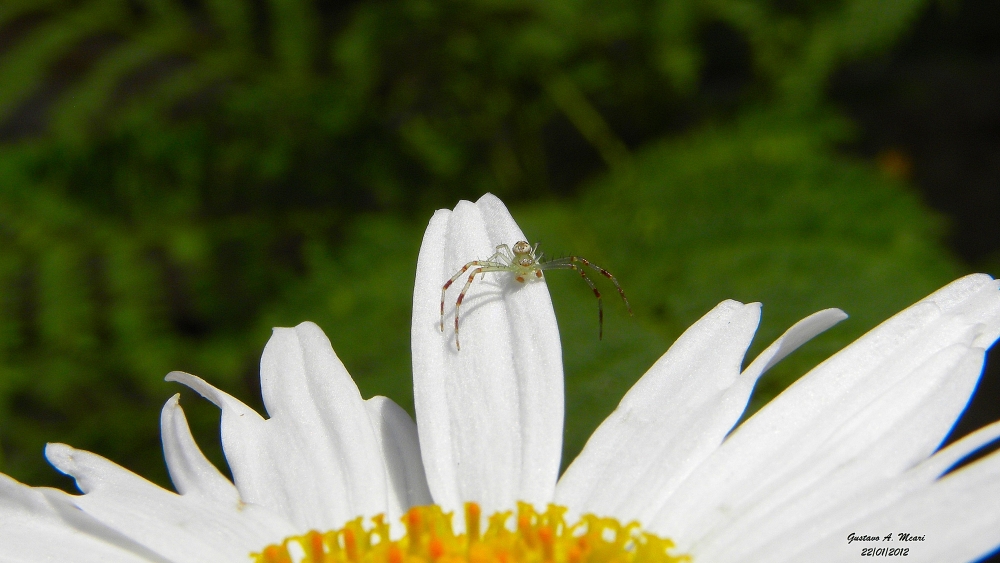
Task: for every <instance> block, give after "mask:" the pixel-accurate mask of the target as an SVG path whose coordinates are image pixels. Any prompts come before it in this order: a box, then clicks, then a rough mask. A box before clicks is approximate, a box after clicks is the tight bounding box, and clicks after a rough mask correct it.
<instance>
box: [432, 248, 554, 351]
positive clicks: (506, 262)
mask: <svg viewBox="0 0 1000 563" xmlns="http://www.w3.org/2000/svg"><path fill="white" fill-rule="evenodd" d="M536 248H538V244H535V246H534V247H532V246H531V245H529V244H528V243H527V242H526V241H523V240H522V241H519V242H517V243H515V244H514V249H513V250H511V248H510V247H509V246H507V245H506V244H499V245H497V251H496V252H494V253H493V256H490V257H489V258H487V259H486V260H473V261H472V262H469V263H468V264H466V265H464V266H462V269H461V270H459V271H458V272H455V275H454V276H452V277H451V279H450V280H448V281H446V282H445V283H444V286H442V287H441V332H444V299H445V292H446V291H448V288H449V287H451V284H453V283H455V281H456V280H458V278H459V277H461V275H462V274H464V273H465V272H467V271H469V270H472V272H471V273H470V274H469V279H468V280H466V282H465V286H464V287H462V292H461V293H459V294H458V300H457V301H455V348H456V349H458V350H461V349H462V345H461V344H460V343H459V341H458V312H459V309H460V308H461V307H462V300H463V299H465V294H466V293H467V292H468V291H469V286H471V285H472V281H473V280H474V279H476V276H477V275H481V276H480V277H485V276H486V273H487V272H514V274H515V275H514V279H516V280H517V281H518V282H521V283H524V281H525V278H526V277H527V276H529V275H531V274H534V275H535V277H539V278H540V277H542V271H541V270H540V269H539V268H538V266H537V260H536V258H535V249H536Z"/></svg>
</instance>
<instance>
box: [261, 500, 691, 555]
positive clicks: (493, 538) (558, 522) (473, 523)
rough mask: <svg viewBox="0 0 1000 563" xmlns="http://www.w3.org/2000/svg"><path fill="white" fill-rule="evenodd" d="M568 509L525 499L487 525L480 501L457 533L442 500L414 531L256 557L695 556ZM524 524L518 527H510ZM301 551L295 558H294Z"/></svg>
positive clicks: (324, 537)
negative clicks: (540, 506)
mask: <svg viewBox="0 0 1000 563" xmlns="http://www.w3.org/2000/svg"><path fill="white" fill-rule="evenodd" d="M565 513H566V509H565V508H563V507H560V506H555V505H550V506H549V507H548V509H547V510H545V511H543V512H539V511H536V510H535V509H534V507H532V506H531V505H530V504H527V503H519V505H518V510H517V516H516V517H514V518H512V514H511V513H510V512H498V513H496V514H492V515H491V516H490V517H489V518H488V519H487V520H486V523H485V524H484V523H483V522H482V510H481V509H480V508H479V505H477V504H474V503H468V504H466V505H465V529H466V533H464V534H456V533H455V532H454V530H453V528H452V514H451V513H445V512H443V511H442V510H441V507H440V506H418V507H414V508H411V509H410V510H409V511H408V512H407V513H406V515H405V516H404V517H403V518H402V522H403V524H404V527H405V528H406V535H404V536H403V537H401V538H399V539H395V540H394V539H392V538H390V537H389V525H388V524H386V523H385V522H384V517H383V516H381V515H380V516H376V517H375V518H373V519H372V525H370V526H364V525H362V519H361V518H356V519H354V520H352V521H350V522H348V523H347V524H346V525H345V526H344V527H343V528H341V529H340V530H334V531H330V532H323V533H320V532H317V531H310V532H307V533H305V534H303V535H301V536H293V537H290V538H286V539H285V540H284V541H282V542H281V543H280V544H275V545H269V546H267V547H265V548H263V549H262V550H261V551H260V553H254V554H252V555H251V558H252V560H253V561H254V563H292V561H293V560H294V561H295V562H296V563H678V562H681V561H690V557H688V556H687V555H673V554H671V553H669V552H670V551H671V550H672V549H673V547H674V544H673V542H672V541H670V540H669V539H666V538H660V537H658V536H655V535H653V534H649V533H646V532H642V531H640V530H639V525H638V523H635V522H632V523H629V524H621V523H620V522H618V521H617V520H615V519H613V518H600V517H597V516H594V515H593V514H586V515H584V516H583V517H582V518H581V519H580V520H579V521H578V522H576V523H574V524H572V525H569V524H567V523H566V521H565V520H564V518H563V516H564V514H565ZM511 523H515V524H516V529H512V528H510V527H509V526H510V525H511ZM293 554H294V557H293Z"/></svg>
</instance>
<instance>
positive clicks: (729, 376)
mask: <svg viewBox="0 0 1000 563" xmlns="http://www.w3.org/2000/svg"><path fill="white" fill-rule="evenodd" d="M845 317H846V315H844V313H843V312H842V311H839V310H837V309H827V310H825V311H820V312H819V313H816V314H814V315H812V316H810V317H808V318H806V319H804V320H802V321H800V322H799V323H797V324H796V325H795V326H793V327H792V328H790V329H789V330H788V331H786V332H785V334H784V335H782V337H781V338H779V339H778V340H777V341H776V342H775V343H774V344H772V345H771V346H770V347H769V348H768V349H767V350H765V351H764V352H763V353H762V354H761V355H760V356H759V357H758V358H757V360H755V361H754V362H753V363H752V364H751V365H750V367H749V368H747V370H746V371H744V372H743V373H742V374H740V371H739V370H740V364H741V362H742V361H743V355H744V353H745V352H746V349H747V346H748V345H749V343H750V339H751V338H752V336H753V333H754V331H755V330H756V328H757V323H758V321H759V319H760V306H759V305H757V304H752V305H743V304H741V303H738V302H735V301H726V302H723V303H721V304H720V305H719V306H718V307H716V308H715V309H713V310H712V311H711V312H709V313H708V314H707V315H705V316H704V317H703V318H702V319H701V320H699V321H698V322H697V323H695V324H694V325H693V326H692V327H691V328H690V329H688V330H687V331H686V332H685V333H684V334H683V335H682V336H681V337H680V338H679V339H678V340H677V342H676V343H674V345H673V346H671V348H670V350H668V351H667V353H666V354H664V355H663V357H662V358H660V359H659V360H658V361H657V362H656V364H654V365H653V367H652V368H650V370H649V371H648V372H647V373H646V374H645V375H644V376H643V377H642V379H640V380H639V382H637V383H636V384H635V386H634V387H633V388H632V389H631V390H630V391H629V392H628V394H626V395H625V397H624V398H623V399H622V401H621V404H619V406H618V408H617V409H616V410H615V412H613V413H612V414H611V416H609V417H608V419H607V420H605V421H604V423H602V424H601V426H600V427H599V428H598V429H597V431H596V432H595V433H594V435H593V436H592V437H591V438H590V440H589V441H588V442H587V445H586V446H585V447H584V449H583V451H582V452H581V453H580V456H579V457H578V458H577V459H576V460H574V461H573V464H572V465H570V467H569V468H568V469H567V470H566V473H565V474H564V475H563V477H562V478H561V479H560V481H559V485H558V487H557V489H556V502H557V503H559V504H565V505H568V506H572V507H573V509H574V511H577V512H594V513H597V514H608V515H613V516H616V517H618V518H620V519H623V520H626V521H627V520H632V519H639V520H640V521H648V520H649V519H650V518H652V517H653V515H655V514H656V513H657V512H658V511H659V510H660V508H661V507H662V506H663V503H664V502H665V501H666V499H667V498H669V496H670V495H671V494H672V493H673V491H674V490H675V489H676V487H677V485H678V484H679V483H680V482H681V481H682V480H683V479H684V478H685V477H686V476H687V475H688V474H689V473H690V472H691V471H692V470H693V469H694V467H696V466H697V465H698V463H700V462H701V461H702V460H703V459H705V458H706V457H707V456H708V455H709V454H711V453H712V452H713V451H714V450H715V449H716V448H717V447H718V446H719V444H720V443H722V440H723V438H724V437H725V435H726V433H727V432H729V430H730V429H732V427H733V425H734V424H736V421H737V420H739V417H740V415H741V414H742V412H743V410H744V409H745V408H746V404H747V400H748V399H749V397H750V392H751V390H752V389H753V385H754V383H755V382H756V380H757V378H758V377H760V375H761V374H762V373H763V372H764V371H765V370H766V369H768V368H770V367H771V366H773V365H774V364H776V363H777V362H778V361H779V360H781V359H782V358H783V357H785V356H787V355H788V354H789V353H791V352H792V351H793V350H794V349H795V348H798V347H799V346H801V345H802V344H803V343H805V342H806V341H808V340H809V339H810V338H812V337H813V336H815V335H816V334H819V333H820V332H822V331H824V330H826V329H827V328H829V327H831V326H833V325H834V324H836V323H837V322H839V321H841V320H843V319H844V318H845Z"/></svg>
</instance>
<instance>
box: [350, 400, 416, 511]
mask: <svg viewBox="0 0 1000 563" xmlns="http://www.w3.org/2000/svg"><path fill="white" fill-rule="evenodd" d="M365 406H366V407H367V408H368V414H369V416H371V421H372V426H373V427H374V428H375V436H376V438H377V439H378V441H379V446H380V447H381V449H382V455H383V457H384V459H385V466H386V469H387V471H388V474H389V512H388V514H387V520H388V521H389V523H390V524H392V525H394V526H395V525H399V524H400V522H399V519H400V518H401V517H402V516H403V514H404V513H405V512H406V511H407V510H409V508H410V507H411V506H424V505H428V504H432V503H433V501H432V500H431V493H430V491H429V490H428V489H427V477H426V476H425V474H424V465H423V462H422V461H421V459H420V442H419V440H418V439H417V425H416V424H414V423H413V419H412V418H410V415H408V414H406V411H404V410H403V409H402V408H401V407H400V406H399V405H397V404H396V403H394V402H393V401H392V400H390V399H387V398H385V397H381V396H376V397H372V398H371V399H368V400H367V401H365Z"/></svg>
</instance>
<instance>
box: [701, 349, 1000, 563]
mask: <svg viewBox="0 0 1000 563" xmlns="http://www.w3.org/2000/svg"><path fill="white" fill-rule="evenodd" d="M982 359H983V351H982V349H979V348H972V349H970V348H967V347H965V346H961V345H955V346H951V347H949V348H946V349H945V350H942V351H940V352H939V353H938V354H935V356H933V357H932V358H930V359H929V360H928V362H927V363H925V364H924V365H923V366H921V367H920V368H919V369H917V370H916V371H914V373H913V374H912V376H911V377H909V378H907V379H906V380H903V381H901V382H899V384H897V385H896V386H894V387H893V388H891V389H890V390H888V391H887V392H886V393H884V394H882V395H881V396H880V397H877V398H876V399H875V400H873V401H872V402H871V403H870V404H869V405H868V406H866V407H865V408H864V409H863V410H862V411H860V412H858V413H857V414H856V415H855V417H854V418H852V419H851V420H850V421H849V422H848V423H846V424H845V425H844V426H843V427H842V428H840V429H839V430H838V431H837V432H836V433H835V434H833V435H832V436H830V438H828V439H827V440H826V441H825V442H823V443H820V444H817V446H818V448H817V449H816V451H815V452H813V454H812V455H811V456H810V457H809V458H807V459H806V460H804V461H803V463H802V464H801V465H796V464H788V465H783V466H782V467H780V468H778V467H775V468H773V471H775V472H777V473H779V476H780V479H777V480H775V481H773V482H772V483H770V485H769V486H768V487H765V488H763V489H761V490H760V491H758V492H757V494H755V495H753V496H752V497H751V498H749V499H746V500H743V499H740V501H739V502H733V503H732V504H731V505H730V506H728V507H727V508H728V513H727V514H726V518H725V519H724V520H723V521H721V522H720V523H719V527H718V528H716V529H714V530H712V531H711V532H709V533H708V534H707V535H706V536H705V537H703V538H702V539H701V540H699V542H698V544H697V545H696V546H694V549H693V551H695V553H697V554H698V555H699V556H702V557H704V558H706V559H710V560H714V561H745V560H757V559H758V558H760V557H763V556H764V555H771V556H773V555H776V554H778V553H780V552H781V551H782V550H783V549H784V548H786V547H787V546H782V545H780V544H781V541H782V538H787V537H788V536H787V535H788V534H789V533H792V531H793V530H802V529H803V527H805V526H808V529H809V530H810V531H809V532H803V533H806V534H807V535H810V536H815V535H816V532H815V531H814V530H831V529H837V528H839V527H840V526H841V525H843V524H844V523H845V520H844V519H845V518H850V519H856V518H858V517H859V516H861V515H863V514H866V513H867V512H870V511H873V510H876V509H878V508H880V507H884V506H888V505H890V504H892V503H893V502H896V501H897V500H898V499H899V498H900V497H902V496H904V495H907V494H910V493H911V492H912V491H913V490H914V489H915V488H916V487H918V486H925V485H926V484H927V482H928V481H927V480H924V481H923V482H922V483H921V482H919V481H917V480H916V479H914V478H911V476H903V475H904V472H906V471H907V469H909V468H910V467H912V466H913V465H915V464H916V462H917V461H918V460H920V459H924V458H926V456H927V455H928V454H929V452H928V446H927V441H926V439H924V436H927V435H930V436H934V435H940V433H942V432H947V428H949V427H950V426H951V424H952V422H953V421H954V416H955V415H954V410H955V404H956V403H958V404H959V407H958V408H959V409H960V408H961V406H962V405H964V404H965V400H966V399H967V397H968V395H969V394H970V393H971V391H972V389H971V388H972V387H973V386H974V385H975V382H976V379H977V378H978V376H979V371H980V369H981V368H982ZM942 427H943V428H944V430H942ZM723 447H725V446H723ZM930 447H931V448H933V446H930ZM907 454H909V455H907ZM912 477H917V476H916V475H914V476H912ZM762 521H766V522H767V523H768V524H767V526H766V527H762V526H760V524H759V523H760V522H762ZM774 544H777V545H774Z"/></svg>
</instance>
